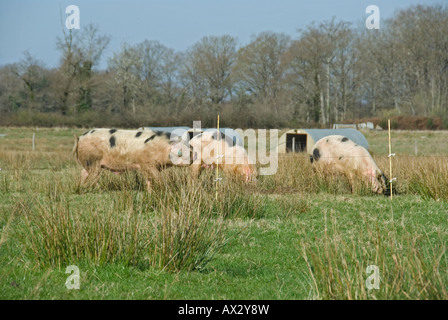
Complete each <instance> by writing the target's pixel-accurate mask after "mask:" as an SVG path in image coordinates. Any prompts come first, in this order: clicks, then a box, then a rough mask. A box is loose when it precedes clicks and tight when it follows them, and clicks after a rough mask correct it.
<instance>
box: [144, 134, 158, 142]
mask: <svg viewBox="0 0 448 320" xmlns="http://www.w3.org/2000/svg"><path fill="white" fill-rule="evenodd" d="M155 137H156V135H155V134H153V135H152V136H150V137H149V138H148V139H146V140H145V143H148V142H149V141H151V140H152V139H154V138H155Z"/></svg>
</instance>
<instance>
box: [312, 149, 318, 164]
mask: <svg viewBox="0 0 448 320" xmlns="http://www.w3.org/2000/svg"><path fill="white" fill-rule="evenodd" d="M319 158H320V152H319V149H317V148H316V149H314V150H313V155H312V156H310V160H311V163H313V162H314V161H317V160H319Z"/></svg>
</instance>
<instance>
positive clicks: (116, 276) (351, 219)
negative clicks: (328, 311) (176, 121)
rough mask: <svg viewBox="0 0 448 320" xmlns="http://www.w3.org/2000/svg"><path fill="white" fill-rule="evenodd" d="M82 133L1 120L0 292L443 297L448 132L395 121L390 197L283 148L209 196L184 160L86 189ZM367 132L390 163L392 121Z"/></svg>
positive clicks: (23, 295) (383, 161)
mask: <svg viewBox="0 0 448 320" xmlns="http://www.w3.org/2000/svg"><path fill="white" fill-rule="evenodd" d="M83 131H85V130H75V129H65V128H54V129H41V128H40V129H36V128H0V134H6V136H0V168H1V169H2V170H1V171H0V232H1V237H0V268H1V270H2V271H1V273H0V298H1V299H448V290H447V284H448V256H447V251H446V250H447V243H448V202H447V201H448V143H447V141H448V132H429V131H427V132H423V131H419V132H406V131H393V132H392V141H393V152H395V153H396V154H397V156H396V157H395V158H394V159H393V167H394V176H395V177H397V184H396V186H395V187H396V188H397V190H398V194H397V195H394V198H393V201H390V199H389V198H387V197H384V196H378V195H374V194H372V193H371V192H370V191H369V190H368V189H367V188H366V187H365V186H363V185H362V184H359V185H354V186H350V185H349V183H348V181H347V179H345V178H344V177H325V176H322V175H320V174H319V173H315V172H313V171H312V169H311V166H310V164H309V160H308V158H307V156H305V155H290V154H288V155H285V156H282V157H280V159H279V170H278V172H277V174H276V175H273V176H262V177H260V178H259V181H258V183H257V185H256V186H252V187H246V186H243V185H241V184H240V183H238V182H236V181H232V180H231V179H224V180H223V183H222V184H221V186H220V194H219V199H218V201H216V200H215V192H214V185H213V183H212V182H211V181H212V175H213V173H209V174H205V175H204V176H202V177H201V178H200V179H199V180H198V181H191V180H190V179H188V172H187V171H186V170H185V169H181V168H172V169H169V170H166V171H165V172H164V173H163V177H164V179H162V180H161V181H159V182H157V183H156V184H155V186H154V190H153V192H152V193H151V194H149V193H147V192H146V191H145V190H144V182H143V181H142V179H141V177H140V176H138V175H136V174H134V173H129V174H125V175H122V176H115V175H113V174H108V173H105V174H103V175H102V176H101V178H100V181H99V183H98V185H96V186H92V187H80V185H79V173H80V168H79V166H78V164H77V163H76V162H75V160H74V159H73V156H72V154H71V149H72V147H73V133H77V134H80V133H82V132H83ZM33 133H35V134H36V150H35V151H32V150H31V147H32V135H33ZM365 135H366V137H367V140H368V141H369V144H370V149H371V153H372V155H373V156H374V158H375V160H376V162H377V164H378V165H379V167H380V168H381V169H383V170H384V171H385V173H387V174H388V172H389V159H388V157H387V154H388V146H387V139H388V138H387V132H386V131H381V132H366V133H365ZM352 189H353V190H354V191H353V192H352ZM69 265H76V266H77V267H79V270H80V290H69V289H67V288H66V286H65V283H66V279H67V277H68V276H69V275H70V274H68V273H65V271H66V268H67V267H68V266H69ZM370 265H375V266H377V267H378V270H379V273H380V282H379V289H368V288H367V285H368V283H367V282H368V281H367V282H366V280H368V277H369V276H370V275H371V274H370V273H367V272H366V268H367V267H368V266H370Z"/></svg>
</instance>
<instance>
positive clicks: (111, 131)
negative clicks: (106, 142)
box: [109, 129, 117, 134]
mask: <svg viewBox="0 0 448 320" xmlns="http://www.w3.org/2000/svg"><path fill="white" fill-rule="evenodd" d="M109 132H110V134H114V133H115V132H117V129H110V130H109Z"/></svg>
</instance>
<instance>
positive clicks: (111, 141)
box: [109, 136, 116, 149]
mask: <svg viewBox="0 0 448 320" xmlns="http://www.w3.org/2000/svg"><path fill="white" fill-rule="evenodd" d="M115 143H116V140H115V137H114V136H112V137H110V139H109V144H110V148H111V149H112V148H113V147H115Z"/></svg>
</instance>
